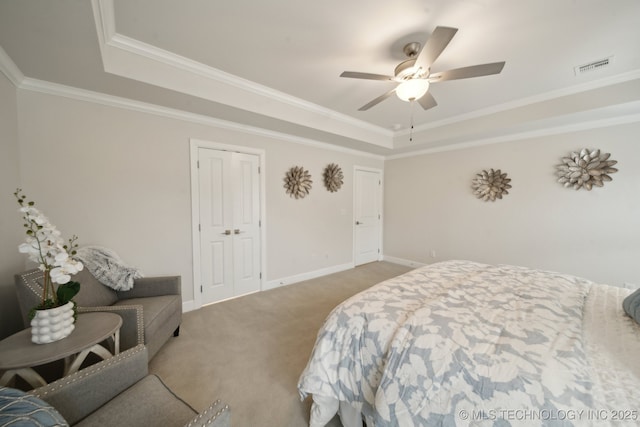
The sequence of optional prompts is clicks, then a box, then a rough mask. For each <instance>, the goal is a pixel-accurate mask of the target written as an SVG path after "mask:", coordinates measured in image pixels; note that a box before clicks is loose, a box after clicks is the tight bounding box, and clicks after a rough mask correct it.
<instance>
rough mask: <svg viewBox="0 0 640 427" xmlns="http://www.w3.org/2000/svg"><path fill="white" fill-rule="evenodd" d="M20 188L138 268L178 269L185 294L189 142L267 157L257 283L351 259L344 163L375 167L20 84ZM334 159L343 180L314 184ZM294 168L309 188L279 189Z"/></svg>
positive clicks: (85, 237) (360, 159) (189, 292)
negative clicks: (308, 178) (304, 173)
mask: <svg viewBox="0 0 640 427" xmlns="http://www.w3.org/2000/svg"><path fill="white" fill-rule="evenodd" d="M19 101H20V102H19V106H20V108H19V117H20V159H21V163H20V168H21V175H22V180H21V186H22V187H23V188H24V190H25V192H26V193H27V194H28V195H29V196H30V197H33V198H34V199H35V200H36V201H37V203H38V205H39V206H40V207H41V208H42V209H43V210H44V211H45V213H46V214H47V215H48V216H49V218H50V219H51V221H52V222H53V223H54V224H56V225H57V226H58V228H59V229H60V230H61V231H62V233H63V235H65V236H66V235H70V234H77V235H78V236H79V237H80V244H81V245H100V246H106V247H109V248H111V249H113V250H115V251H116V252H117V253H118V254H119V255H120V256H121V257H122V259H123V260H124V261H125V262H127V263H128V264H131V265H134V266H137V267H139V268H140V269H141V270H142V271H143V272H144V273H145V274H146V275H147V276H150V275H164V274H179V275H181V276H182V279H183V300H184V301H189V300H192V299H193V282H192V277H193V274H192V237H191V198H190V197H191V196H190V191H191V187H190V185H191V184H190V170H189V168H190V159H189V140H190V138H197V139H201V140H206V141H212V142H217V143H223V144H237V145H241V146H247V147H253V148H260V149H263V150H265V157H266V171H265V179H266V183H265V186H266V218H265V222H264V223H265V226H266V236H267V246H266V252H267V257H266V264H267V265H266V267H267V268H266V270H267V271H266V272H265V275H264V276H263V277H265V283H266V282H267V281H278V280H279V279H280V278H286V277H291V276H296V275H299V274H301V273H307V272H310V271H317V270H323V269H328V268H330V267H333V266H339V265H344V264H346V263H351V262H352V258H353V256H352V246H353V242H352V232H351V224H352V215H353V213H352V210H353V206H352V205H353V203H352V192H353V186H352V173H353V172H352V170H353V166H354V165H363V166H370V167H379V168H382V167H383V160H382V159H380V158H373V157H371V156H364V155H355V154H350V153H344V152H340V151H334V150H327V149H323V148H316V147H311V146H307V145H301V144H296V143H292V142H285V141H280V140H276V139H270V138H266V137H263V136H256V135H252V134H248V133H243V132H237V131H230V130H225V129H221V128H216V127H213V126H206V125H200V124H195V123H192V122H187V121H182V120H175V119H170V118H165V117H160V116H157V115H151V114H146V113H141V112H136V111H132V110H127V109H123V108H115V107H111V106H106V105H100V104H96V103H90V102H83V101H79V100H74V99H68V98H64V97H60V96H53V95H47V94H43V93H37V92H32V91H20V92H19ZM331 162H334V163H338V164H339V165H340V166H341V167H342V168H343V170H344V172H345V185H344V186H343V188H342V190H341V191H340V192H338V193H333V194H331V193H329V192H328V191H327V190H325V189H324V187H323V186H322V181H321V176H322V170H323V168H324V166H326V164H328V163H331ZM294 165H300V166H304V167H305V168H307V169H309V171H310V173H311V174H312V177H313V181H314V184H313V189H312V192H311V194H310V195H309V196H308V197H307V198H305V199H302V200H295V199H291V198H290V197H289V196H287V195H286V194H285V190H284V188H283V177H284V174H285V171H286V170H287V169H288V168H289V167H291V166H294Z"/></svg>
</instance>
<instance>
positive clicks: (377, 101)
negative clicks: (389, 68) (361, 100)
mask: <svg viewBox="0 0 640 427" xmlns="http://www.w3.org/2000/svg"><path fill="white" fill-rule="evenodd" d="M395 92H396V88H393V89H391V90H390V91H389V92H387V93H385V94H383V95H380V96H379V97H377V98H376V99H374V100H373V101H371V102H369V103H368V104H365V105H363V106H362V107H360V108H358V111H366V110H368V109H369V108H371V107H373V106H374V105H376V104H379V103H380V102H382V101H384V100H385V99H387V98H388V97H390V96H391V95H393V94H394V93H395Z"/></svg>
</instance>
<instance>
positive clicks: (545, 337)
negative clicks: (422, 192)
mask: <svg viewBox="0 0 640 427" xmlns="http://www.w3.org/2000/svg"><path fill="white" fill-rule="evenodd" d="M592 286H594V284H592V283H591V282H589V281H586V280H584V279H580V278H577V277H573V276H569V275H562V274H557V273H551V272H544V271H538V270H531V269H527V268H523V267H514V266H491V265H485V264H479V263H473V262H467V261H447V262H442V263H438V264H432V265H430V266H427V267H423V268H419V269H416V270H413V271H411V272H409V273H407V274H405V275H402V276H399V277H397V278H394V279H391V280H388V281H385V282H382V283H380V284H378V285H376V286H374V287H372V288H370V289H368V290H366V291H364V292H362V293H360V294H358V295H356V296H354V297H352V298H350V299H348V300H346V301H345V302H343V303H342V304H341V305H339V306H338V307H336V308H335V309H334V310H333V311H332V313H331V314H330V315H329V316H328V318H327V320H326V321H325V324H324V326H323V327H322V328H321V330H320V331H319V333H318V337H317V341H316V344H315V347H314V350H313V353H312V355H311V358H310V360H309V362H308V365H307V367H306V368H305V370H304V372H303V373H302V375H301V377H300V380H299V384H298V389H299V391H300V394H301V396H302V397H303V398H304V397H306V396H307V395H308V394H313V396H314V400H315V401H316V403H315V404H317V402H318V401H320V400H323V401H327V399H329V400H336V401H339V402H341V404H345V403H348V404H349V405H350V406H351V407H352V408H354V409H355V410H356V411H359V412H360V413H361V414H362V416H363V417H364V418H365V420H366V421H367V425H368V426H369V427H374V426H375V427H382V426H401V427H407V426H454V425H459V426H467V425H500V426H502V425H562V426H564V425H574V424H579V425H585V424H587V425H589V424H591V423H590V422H586V423H585V421H588V420H587V418H585V417H586V414H589V413H591V412H588V411H593V410H594V408H597V409H598V410H600V409H601V408H602V409H607V410H609V408H610V407H611V404H613V405H615V402H614V403H612V402H600V401H598V398H597V396H600V395H602V393H601V392H600V391H597V390H595V388H596V387H597V384H595V383H594V382H593V381H592V379H591V378H592V375H591V373H590V370H591V368H590V364H589V359H588V358H587V357H586V353H585V343H584V342H583V341H584V340H583V330H582V328H583V325H582V317H583V308H584V305H585V300H586V298H587V295H588V294H589V292H590V289H591V287H592ZM316 398H321V399H316ZM636 403H637V402H636ZM636 406H637V405H636ZM619 409H622V410H624V409H626V408H619ZM629 409H633V408H629ZM635 409H638V408H635ZM579 411H583V412H582V413H580V412H579ZM331 416H332V414H331ZM578 417H580V418H579V419H580V420H581V421H582V422H578V421H576V420H578ZM312 418H313V415H312ZM329 418H330V417H329ZM311 424H312V425H314V422H313V419H312V423H311Z"/></svg>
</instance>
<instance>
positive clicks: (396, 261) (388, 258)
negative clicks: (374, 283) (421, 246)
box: [382, 255, 427, 268]
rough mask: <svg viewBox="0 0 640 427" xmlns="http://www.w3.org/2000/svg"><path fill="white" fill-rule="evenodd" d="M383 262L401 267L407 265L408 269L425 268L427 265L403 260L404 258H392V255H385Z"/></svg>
mask: <svg viewBox="0 0 640 427" xmlns="http://www.w3.org/2000/svg"><path fill="white" fill-rule="evenodd" d="M382 260H383V261H388V262H392V263H394V264H400V265H405V266H407V267H415V268H417V267H424V266H425V265H427V264H425V263H423V262H418V261H412V260H410V259H403V258H396V257H394V256H390V255H384V256H383V257H382Z"/></svg>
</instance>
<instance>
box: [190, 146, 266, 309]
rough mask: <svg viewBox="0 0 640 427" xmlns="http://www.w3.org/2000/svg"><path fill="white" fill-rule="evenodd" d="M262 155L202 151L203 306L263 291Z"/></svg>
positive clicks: (199, 155)
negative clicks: (261, 246)
mask: <svg viewBox="0 0 640 427" xmlns="http://www.w3.org/2000/svg"><path fill="white" fill-rule="evenodd" d="M258 165H259V159H258V156H256V155H251V154H243V153H235V152H230V151H221V150H212V149H207V148H199V149H198V188H199V198H200V200H199V206H200V257H201V259H200V270H201V271H200V279H201V287H200V290H201V292H202V304H203V305H204V304H209V303H212V302H217V301H221V300H224V299H227V298H231V297H235V296H239V295H243V294H246V293H250V292H255V291H259V290H260V218H259V216H260V209H259V207H260V184H259V183H260V179H259V169H258Z"/></svg>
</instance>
